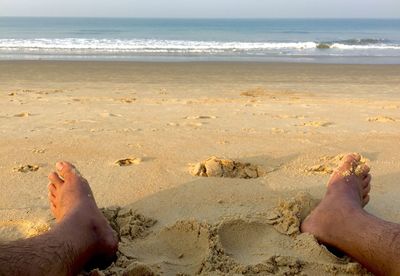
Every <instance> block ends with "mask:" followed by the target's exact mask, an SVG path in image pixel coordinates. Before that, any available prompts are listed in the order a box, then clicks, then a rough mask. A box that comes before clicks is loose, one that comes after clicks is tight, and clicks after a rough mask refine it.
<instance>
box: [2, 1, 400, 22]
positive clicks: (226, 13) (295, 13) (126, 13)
mask: <svg viewBox="0 0 400 276" xmlns="http://www.w3.org/2000/svg"><path fill="white" fill-rule="evenodd" d="M0 16H72V17H162V18H165V17H167V18H400V1H399V0H0Z"/></svg>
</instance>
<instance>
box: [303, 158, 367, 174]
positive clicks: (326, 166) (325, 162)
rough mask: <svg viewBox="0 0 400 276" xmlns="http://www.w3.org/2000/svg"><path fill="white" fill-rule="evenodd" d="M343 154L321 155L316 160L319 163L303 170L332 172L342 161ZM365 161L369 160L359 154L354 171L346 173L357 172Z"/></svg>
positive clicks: (315, 172) (316, 172)
mask: <svg viewBox="0 0 400 276" xmlns="http://www.w3.org/2000/svg"><path fill="white" fill-rule="evenodd" d="M345 156H346V154H338V155H336V156H322V157H321V158H319V160H318V162H319V164H316V165H313V166H310V167H307V168H305V169H304V171H305V172H306V173H308V174H325V175H329V174H332V173H333V172H334V170H335V169H336V168H337V167H338V166H339V165H340V164H341V163H342V160H343V158H344V157H345ZM367 162H369V160H368V159H367V158H365V157H364V156H362V155H361V160H360V163H359V165H358V166H357V168H356V169H355V170H354V172H348V173H355V174H358V173H359V172H360V167H361V166H362V165H364V164H366V163H367Z"/></svg>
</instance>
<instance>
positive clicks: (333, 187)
mask: <svg viewBox="0 0 400 276" xmlns="http://www.w3.org/2000/svg"><path fill="white" fill-rule="evenodd" d="M359 159H360V157H359V156H358V155H356V154H352V155H348V156H347V157H346V158H345V161H344V163H343V164H342V165H341V166H340V167H339V168H338V170H337V171H336V172H335V173H333V175H332V176H331V179H330V180H329V183H328V188H327V192H326V195H325V197H324V198H323V200H322V201H321V203H320V204H319V205H318V206H317V208H316V209H315V210H314V211H313V212H312V213H311V214H310V215H309V216H308V217H307V218H306V219H305V221H304V222H303V224H302V225H301V230H302V232H308V233H311V234H313V235H314V236H315V237H316V238H317V239H318V240H319V241H320V242H321V243H324V244H327V245H331V246H334V247H336V248H338V249H340V250H342V251H343V252H345V253H347V254H348V255H350V256H352V257H353V258H354V259H356V260H357V261H358V262H360V263H361V264H363V265H364V266H365V267H366V268H367V269H369V270H370V271H371V272H373V273H375V274H377V275H400V262H399V260H400V225H399V224H395V223H391V222H387V221H384V220H382V219H379V218H377V217H375V216H373V215H371V214H369V213H367V212H366V211H365V210H364V209H363V207H364V206H365V205H366V204H367V203H368V201H369V195H368V193H369V191H370V189H371V186H370V181H371V175H370V174H368V172H369V168H368V167H367V166H364V167H363V168H362V172H361V175H359V176H357V175H355V174H354V173H351V174H350V175H348V172H352V171H354V168H355V166H357V165H358V162H359Z"/></svg>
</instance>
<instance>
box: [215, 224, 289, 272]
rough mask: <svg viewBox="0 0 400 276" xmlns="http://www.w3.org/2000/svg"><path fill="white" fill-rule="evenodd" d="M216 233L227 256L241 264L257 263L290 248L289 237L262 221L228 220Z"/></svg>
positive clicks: (283, 252) (285, 251)
mask: <svg viewBox="0 0 400 276" xmlns="http://www.w3.org/2000/svg"><path fill="white" fill-rule="evenodd" d="M218 235H219V238H220V242H221V245H222V247H223V248H224V251H225V253H226V254H227V255H228V256H231V257H232V258H234V259H235V260H236V261H237V262H238V263H241V264H250V265H254V264H258V263H261V262H263V261H265V260H268V259H270V258H271V257H273V256H276V255H281V254H283V255H284V254H285V253H287V251H289V250H290V249H291V246H290V244H291V243H290V241H291V238H290V237H288V236H285V235H283V234H281V233H279V232H278V231H276V230H275V229H274V228H273V227H272V226H270V225H267V224H265V223H262V222H246V221H244V220H233V221H228V222H227V223H224V224H222V225H221V226H220V228H219V230H218Z"/></svg>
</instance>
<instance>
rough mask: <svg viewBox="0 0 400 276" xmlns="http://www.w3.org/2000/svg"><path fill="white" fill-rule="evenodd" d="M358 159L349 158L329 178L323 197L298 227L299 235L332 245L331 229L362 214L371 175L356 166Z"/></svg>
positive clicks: (363, 166) (366, 200)
mask: <svg viewBox="0 0 400 276" xmlns="http://www.w3.org/2000/svg"><path fill="white" fill-rule="evenodd" d="M359 163H360V155H358V154H349V155H347V156H346V157H345V158H344V159H343V164H342V165H341V166H339V168H338V169H337V170H336V171H335V172H334V173H333V174H332V176H331V178H330V180H329V182H328V187H327V192H326V194H325V197H324V198H323V199H322V201H321V202H320V204H319V205H318V206H317V207H316V208H315V210H313V211H312V212H311V214H310V215H309V216H308V217H307V218H306V219H305V220H304V222H303V223H302V224H301V232H306V233H311V234H313V235H314V236H315V237H316V238H317V240H318V241H320V242H322V243H326V244H330V245H334V244H335V229H336V227H337V226H340V225H341V224H342V223H343V221H344V220H345V219H346V218H348V217H349V214H354V212H359V211H362V208H363V207H364V206H365V205H366V204H367V203H368V201H369V191H370V189H371V184H370V182H371V175H370V174H369V167H368V166H367V165H359Z"/></svg>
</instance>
